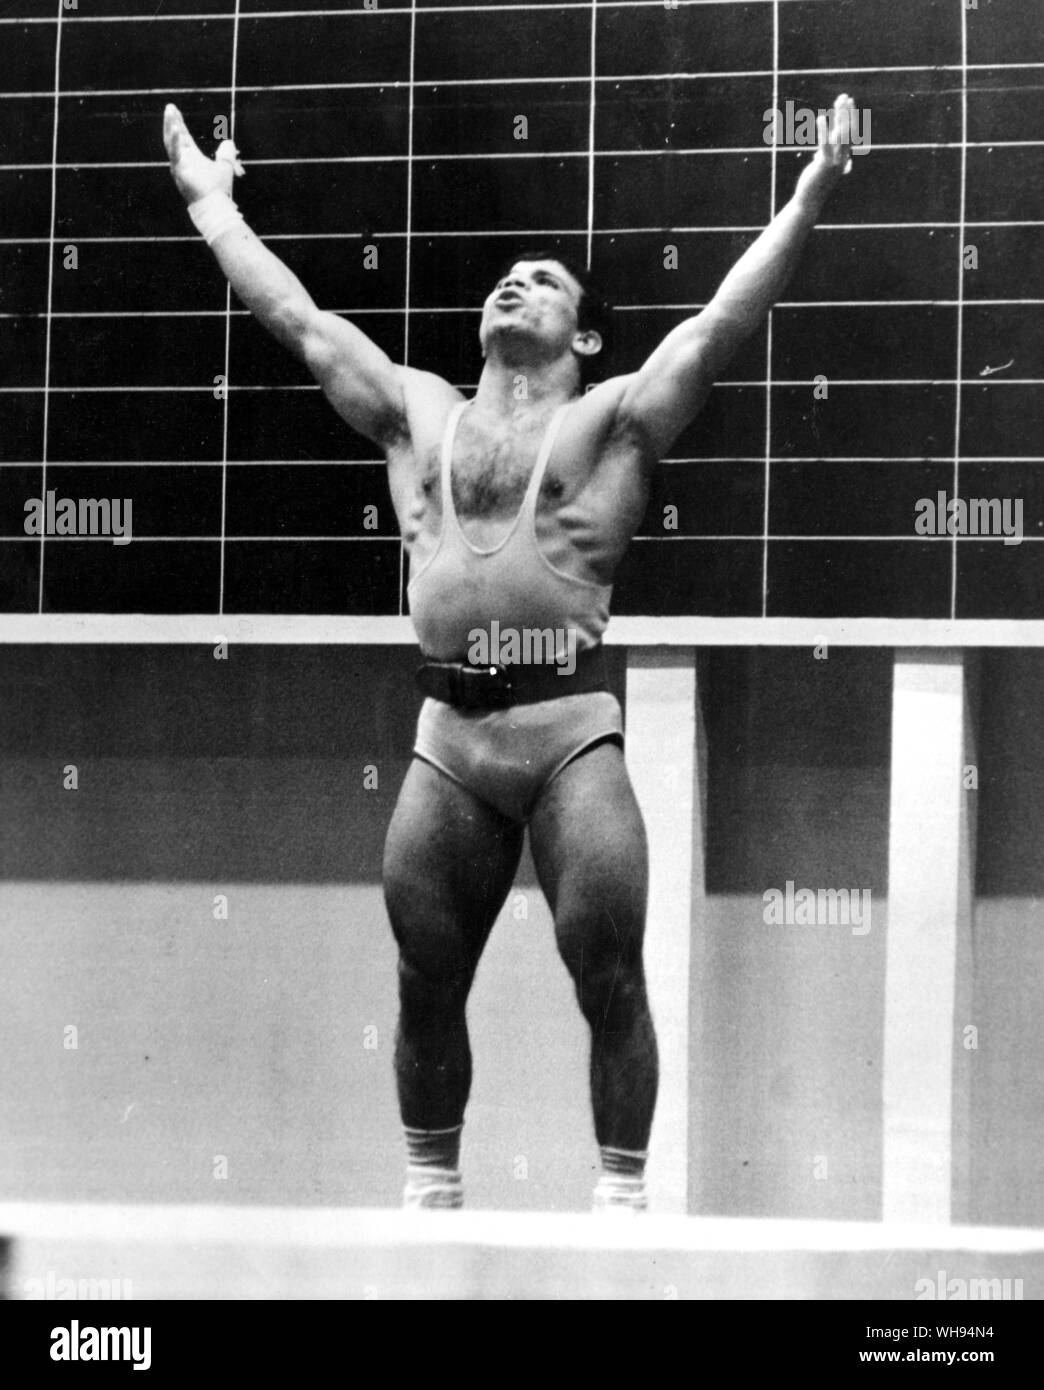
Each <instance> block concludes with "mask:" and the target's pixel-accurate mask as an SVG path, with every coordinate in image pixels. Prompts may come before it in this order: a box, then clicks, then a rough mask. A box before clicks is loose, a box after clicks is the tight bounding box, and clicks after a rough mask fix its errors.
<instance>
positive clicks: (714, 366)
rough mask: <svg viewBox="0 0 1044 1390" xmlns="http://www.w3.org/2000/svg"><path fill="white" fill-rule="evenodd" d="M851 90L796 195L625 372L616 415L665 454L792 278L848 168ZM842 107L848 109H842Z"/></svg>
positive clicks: (827, 125) (653, 453)
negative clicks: (708, 292) (705, 295)
mask: <svg viewBox="0 0 1044 1390" xmlns="http://www.w3.org/2000/svg"><path fill="white" fill-rule="evenodd" d="M853 106H854V104H853V102H852V99H851V97H848V96H839V97H838V99H837V101H836V102H835V103H834V111H833V120H831V121H828V120H827V118H825V117H820V118H819V121H818V127H819V148H818V149H817V150H816V153H815V155H814V157H813V159H812V161H811V162H810V163H809V164H808V165H806V167H805V168H804V169H803V170H802V172H801V176H800V178H799V179H798V182H797V187H796V189H795V190H794V195H793V197H792V198H791V199H790V202H789V203H787V205H786V206H785V207H784V208H783V209H782V210H781V211H780V212H779V213H778V214H777V215H776V216H775V217H774V218H773V220H772V222H771V223H770V224H769V225H768V227H766V229H765V230H764V231H763V232H762V233H761V235H760V236H759V237H758V239H757V241H755V242H754V243H753V245H752V246H750V247H748V248H747V250H746V251H745V252H744V253H743V255H742V256H741V257H740V259H739V260H738V261H737V262H736V264H735V265H734V266H733V267H732V269H731V270H730V271H729V273H728V275H726V277H725V279H724V280H723V281H722V283H721V285H720V287H719V289H718V292H717V293H716V294H715V296H714V298H713V299H712V300H711V301H710V303H709V304H708V305H707V307H706V308H705V309H704V310H703V311H702V312H701V313H699V314H696V315H695V316H694V317H693V318H690V319H686V320H685V321H684V323H680V324H679V325H678V326H677V328H675V329H672V331H671V332H670V333H668V335H667V337H666V338H664V340H663V342H662V343H661V344H660V345H659V347H658V348H656V350H655V351H654V352H653V353H652V354H651V356H650V357H649V358H648V360H647V361H646V362H645V364H644V366H642V367H641V368H640V369H639V370H638V371H637V372H635V373H634V374H633V375H632V376H630V377H627V378H624V382H625V387H624V390H623V392H622V394H621V396H620V400H619V403H618V405H617V411H616V414H617V420H618V421H619V422H620V423H621V424H623V425H625V426H626V427H628V428H629V429H631V430H633V431H635V432H636V433H637V434H638V436H639V437H640V438H641V439H642V440H643V443H644V445H645V446H646V447H645V452H647V453H648V455H649V457H650V459H652V458H654V457H655V458H659V457H661V456H662V455H663V453H664V452H665V451H666V450H667V449H668V448H669V447H670V445H671V443H672V441H673V440H674V439H675V438H676V437H677V436H678V434H680V432H681V431H682V430H683V429H684V428H685V426H686V425H687V424H689V422H690V421H691V420H693V419H694V418H695V416H696V415H697V414H698V412H699V410H700V409H701V407H702V406H703V404H704V402H705V401H706V399H707V396H708V394H709V392H710V388H711V386H712V385H713V384H714V382H715V380H716V379H717V377H718V376H719V375H720V373H721V372H722V370H723V369H724V368H725V366H726V365H727V364H728V362H729V361H730V360H731V358H732V357H733V355H734V354H735V352H736V349H737V348H738V347H739V346H740V344H741V343H742V342H743V341H744V339H745V338H748V337H749V336H750V335H751V334H752V333H753V332H754V330H755V329H756V328H757V327H758V326H759V325H760V324H761V323H762V322H763V321H764V319H765V316H766V315H767V314H768V311H769V310H770V309H771V308H772V306H773V304H775V302H776V300H777V299H778V298H779V297H780V295H781V294H782V292H783V289H784V288H785V286H786V284H787V281H788V280H789V279H790V277H791V275H792V274H793V272H794V269H795V267H796V265H797V262H798V259H799V257H800V255H801V252H802V249H803V247H804V245H805V242H806V240H807V239H808V235H809V233H810V232H811V231H812V229H813V227H814V226H815V225H816V222H817V220H818V219H819V216H820V214H821V212H822V209H823V205H824V203H825V202H826V200H827V198H828V197H829V195H830V193H831V192H832V191H833V189H834V187H835V186H836V185H837V182H838V180H839V179H840V177H841V175H842V174H843V173H845V172H846V168H847V166H848V163H849V160H850V157H851V146H850V143H849V142H848V141H847V140H845V138H844V137H845V136H846V135H847V134H848V132H849V131H850V129H851V125H850V118H851V112H852V110H853ZM842 113H844V114H842Z"/></svg>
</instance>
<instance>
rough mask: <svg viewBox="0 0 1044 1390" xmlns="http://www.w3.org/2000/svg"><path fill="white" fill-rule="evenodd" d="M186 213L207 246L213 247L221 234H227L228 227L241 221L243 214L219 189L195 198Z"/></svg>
mask: <svg viewBox="0 0 1044 1390" xmlns="http://www.w3.org/2000/svg"><path fill="white" fill-rule="evenodd" d="M188 213H189V216H190V217H191V218H192V221H193V222H194V223H195V224H196V230H197V231H198V232H199V233H200V235H201V236H202V237H203V240H204V241H205V242H206V243H207V245H208V246H213V244H214V241H215V240H216V238H217V237H219V236H220V235H221V233H222V232H227V231H228V229H229V227H234V226H235V225H236V223H237V222H242V221H243V214H242V213H241V212H240V211H239V209H238V208H237V207H236V205H235V203H234V202H233V201H232V199H231V198H230V197H229V196H228V194H227V193H222V192H220V190H219V189H215V190H214V191H213V193H207V194H205V195H204V197H202V198H197V199H196V201H195V202H194V203H189V210H188Z"/></svg>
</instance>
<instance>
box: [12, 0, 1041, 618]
mask: <svg viewBox="0 0 1044 1390" xmlns="http://www.w3.org/2000/svg"><path fill="white" fill-rule="evenodd" d="M369 3H376V5H377V8H376V9H372V10H369V9H366V8H365V4H366V0H340V3H336V0H239V4H238V5H237V4H236V3H234V0H166V3H165V4H163V5H162V6H160V7H157V4H156V0H78V4H77V8H76V9H75V10H64V9H62V11H61V20H60V22H59V20H58V18H57V14H58V11H59V9H60V8H61V3H60V0H8V3H5V4H4V5H3V7H2V15H0V47H2V49H3V51H4V54H5V61H4V64H3V74H2V81H3V84H4V86H5V88H6V89H7V91H8V93H9V94H8V95H6V96H3V97H0V293H2V298H3V302H2V303H0V315H2V317H0V361H2V362H3V364H4V372H3V382H2V386H3V389H2V390H0V611H8V612H35V611H42V612H55V611H103V612H113V611H116V612H119V611H135V610H137V611H140V610H145V611H156V612H197V613H200V612H218V611H224V612H230V613H248V612H268V613H378V614H395V613H399V612H402V611H404V592H403V578H404V574H403V563H402V555H401V548H400V545H399V542H398V540H397V538H396V533H395V528H394V524H393V518H392V515H391V508H390V501H389V498H388V494H387V488H386V485H385V481H384V478H383V469H382V465H381V463H380V461H379V460H378V459H376V458H375V457H374V453H373V448H372V446H371V445H369V444H368V443H366V442H365V441H363V440H361V439H360V438H358V437H357V436H354V435H353V434H352V433H351V432H350V431H349V430H348V429H347V428H346V427H345V426H343V425H342V424H341V423H340V422H339V420H338V419H337V418H336V416H335V415H334V414H333V412H332V411H331V410H330V409H329V407H328V406H326V405H325V403H324V402H323V400H322V398H321V397H320V395H319V393H318V391H317V390H316V389H314V388H313V387H311V385H310V383H309V379H308V377H307V376H306V374H305V373H304V372H303V370H302V369H300V368H298V367H297V366H296V364H295V363H294V362H293V361H292V359H291V358H290V357H289V356H287V355H286V354H285V353H283V351H282V350H281V349H279V348H278V347H277V346H276V345H275V344H274V343H272V342H270V341H269V340H268V339H267V338H266V336H265V334H264V333H263V331H262V330H261V329H260V328H259V327H258V326H257V325H256V324H255V323H254V322H253V321H252V320H251V319H250V318H249V316H247V315H246V314H245V313H243V312H242V311H240V310H238V309H237V308H236V306H235V303H234V302H233V304H232V306H231V313H230V312H229V308H228V299H227V292H226V287H225V284H224V281H223V278H222V277H221V275H220V273H219V272H218V270H217V268H216V266H215V265H214V263H213V261H212V259H211V257H210V254H209V252H208V251H207V250H206V248H205V247H204V246H203V245H202V244H201V243H200V241H199V239H198V238H197V237H196V236H195V234H194V233H193V231H192V228H191V226H190V224H189V223H188V221H187V218H186V216H185V212H184V209H183V207H182V205H181V202H180V199H179V197H178V195H177V194H176V192H175V190H174V189H173V187H172V185H171V183H170V178H169V174H168V173H167V171H166V168H165V165H164V160H163V151H162V147H161V144H160V121H161V113H162V108H163V104H164V102H165V101H166V100H168V99H169V100H174V101H176V102H177V103H178V104H179V105H180V106H181V108H182V110H183V111H184V114H185V116H186V119H187V120H188V122H189V124H190V126H191V128H192V129H193V130H194V131H195V132H196V133H197V135H198V136H199V137H200V139H201V143H203V144H204V147H205V148H208V149H210V148H212V140H211V138H210V137H211V134H212V131H213V123H214V119H215V117H216V116H218V115H230V116H231V115H234V128H235V134H236V138H237V140H238V142H239V144H240V147H241V149H242V151H243V154H244V158H245V159H246V161H247V163H248V166H249V174H248V177H247V178H246V179H245V180H243V181H242V182H241V183H240V184H239V185H238V187H237V198H238V200H239V202H240V205H241V207H242V208H243V210H244V212H245V214H246V216H247V218H248V220H249V221H250V222H251V224H252V225H253V226H254V228H255V230H257V231H258V233H259V234H261V235H262V236H264V237H266V238H268V239H270V245H271V246H272V247H273V249H274V250H276V251H277V252H278V254H280V255H281V256H283V257H284V258H285V259H286V261H287V262H288V263H289V264H290V265H291V266H292V267H293V268H294V269H295V270H296V271H297V272H298V274H300V276H301V278H302V279H303V280H304V281H305V282H306V284H307V285H308V286H309V288H310V289H311V290H312V292H313V294H314V295H315V297H316V299H317V300H318V301H319V302H320V303H321V304H322V305H323V306H324V307H328V308H332V309H336V310H340V311H343V312H346V313H350V314H351V315H352V316H353V317H354V318H355V319H356V321H357V322H358V323H359V324H360V326H361V327H363V328H364V329H365V330H367V331H368V332H370V333H371V334H372V335H373V337H374V338H375V339H377V341H378V342H380V344H381V345H382V346H383V347H384V348H385V349H386V350H387V351H388V352H389V353H391V354H392V355H393V356H395V357H396V358H400V359H401V358H403V357H404V358H405V359H406V360H407V361H409V362H410V363H411V364H413V365H416V366H421V367H425V368H429V369H432V370H436V371H441V372H443V373H445V374H446V375H447V376H448V377H449V378H450V379H451V380H452V381H454V382H455V383H457V384H458V385H460V386H462V387H465V388H468V387H470V386H472V385H473V384H474V382H475V379H476V376H477V372H478V368H479V361H480V359H479V356H478V347H477V340H476V326H477V306H478V304H479V303H480V301H481V298H482V297H483V295H484V293H485V292H486V290H487V289H488V285H489V282H490V277H491V276H492V275H493V273H494V272H495V270H496V269H497V268H498V267H499V266H500V264H501V262H502V261H503V259H504V257H505V256H506V255H509V254H511V252H512V251H513V250H515V249H517V248H518V247H519V246H525V245H532V244H533V242H534V241H539V242H540V243H543V244H545V245H546V244H551V245H554V246H557V247H560V248H562V249H563V250H565V251H568V252H569V253H571V254H573V255H574V256H577V257H579V258H581V259H582V258H584V257H587V256H588V255H590V258H591V261H592V263H593V265H594V267H595V269H596V270H597V271H598V272H599V273H600V274H601V276H602V278H603V279H604V280H605V282H606V284H607V288H608V290H609V293H610V295H611V297H612V298H613V299H614V301H615V303H616V304H617V305H618V306H619V311H618V330H617V337H618V348H617V354H616V360H615V362H614V369H615V370H619V371H624V370H631V369H633V368H635V367H637V366H638V365H639V364H640V362H641V361H642V359H643V357H644V355H645V354H646V353H647V352H648V351H649V350H650V349H651V348H652V347H653V346H654V345H655V343H656V341H657V340H658V339H659V338H660V337H661V336H662V335H663V333H664V332H666V331H667V330H668V329H669V328H670V327H671V326H673V325H674V324H675V323H677V322H678V321H679V320H680V319H681V318H683V317H684V316H686V315H687V314H689V313H691V312H693V311H695V310H696V309H697V308H698V307H699V306H701V305H702V304H703V303H705V302H706V300H707V299H708V298H709V296H710V295H711V294H712V293H713V291H714V289H715V287H716V285H717V283H718V282H719V280H720V278H721V276H722V275H723V274H724V272H725V271H726V270H727V268H728V266H729V265H730V264H731V263H732V261H733V260H734V259H735V257H736V256H737V255H738V254H739V253H740V252H741V251H742V250H743V248H744V247H745V246H746V245H748V244H749V243H750V241H751V240H752V239H753V237H754V236H755V235H756V233H757V231H758V230H759V229H760V228H761V227H762V226H764V224H765V223H766V222H767V221H768V219H769V217H770V215H771V213H772V210H773V208H774V207H775V208H778V207H779V206H780V205H781V204H782V202H783V201H784V200H785V199H786V197H787V196H788V195H789V192H790V190H791V189H792V187H793V184H794V180H795V177H796V175H797V172H798V170H799V168H800V166H801V163H802V161H803V160H804V159H805V158H807V156H806V155H805V154H803V153H800V152H796V151H794V150H786V149H773V148H771V147H770V146H769V145H767V144H766V143H765V140H764V138H763V137H764V130H765V121H764V115H765V112H766V110H767V109H768V108H771V107H773V106H779V107H781V108H782V107H783V106H784V105H785V103H786V102H787V101H793V102H794V103H795V105H796V106H798V107H800V106H805V105H807V106H811V107H817V106H822V105H827V104H829V103H830V102H831V101H832V100H833V97H834V96H835V95H836V94H837V92H838V91H841V90H845V91H848V92H850V93H852V94H853V96H855V98H856V99H857V101H858V103H859V105H860V106H861V107H864V108H869V110H870V113H871V117H872V143H873V146H874V148H873V149H872V151H871V152H870V153H869V154H868V155H866V156H865V157H862V156H861V157H858V158H857V159H856V160H855V161H854V163H855V167H854V170H853V173H852V176H851V177H850V178H849V179H846V180H845V181H844V182H843V184H842V185H841V186H840V188H839V190H838V192H837V194H836V195H835V198H834V200H833V201H832V202H831V203H830V204H829V205H828V208H827V210H826V213H825V215H824V225H823V226H822V227H821V229H820V230H819V231H817V233H816V234H815V237H814V239H813V241H812V243H811V245H810V248H809V250H808V251H807V253H806V255H805V257H804V259H803V261H802V264H801V266H800V268H799V270H798V272H797V274H796V276H795V278H794V280H793V282H792V283H791V285H790V287H789V289H788V290H787V292H786V295H785V298H784V300H783V301H782V302H781V304H780V306H779V307H778V308H777V309H776V310H775V311H774V312H773V314H772V317H771V322H770V324H769V325H767V326H766V327H765V328H764V329H763V330H762V331H761V332H760V333H759V334H758V335H757V336H756V337H755V338H754V339H753V340H752V341H751V342H750V343H749V344H748V345H747V346H746V347H745V348H744V349H743V350H742V351H741V353H740V354H739V355H738V357H737V358H736V359H735V361H734V362H733V364H732V365H731V366H730V368H729V369H728V371H727V374H726V377H725V379H724V380H723V381H722V383H721V384H720V385H719V386H718V387H717V388H716V389H715V391H714V392H713V394H712V397H711V400H710V403H709V404H708V406H707V408H706V409H705V411H704V413H703V414H702V415H701V417H700V418H699V419H698V420H697V421H696V423H695V424H694V425H693V426H692V427H690V428H689V429H688V430H687V431H686V432H685V433H684V434H683V435H682V436H681V437H680V438H679V439H678V441H677V442H676V444H675V445H674V447H673V449H672V454H671V457H670V459H669V460H667V461H666V462H665V464H664V465H663V467H662V469H661V470H660V471H659V474H658V476H657V479H656V483H655V487H654V495H653V498H652V501H651V504H650V509H649V512H648V515H647V517H646V520H645V523H644V524H643V526H642V528H641V531H640V534H639V539H638V541H637V542H636V543H635V545H633V546H632V548H631V551H630V553H629V556H628V557H627V559H626V560H625V562H624V565H623V567H622V570H621V572H620V576H619V583H618V586H617V593H616V599H615V603H614V611H616V612H617V613H629V614H708V615H745V616H758V615H765V616H769V617H772V616H777V615H810V616H823V617H828V616H860V615H872V616H885V617H943V618H945V617H950V616H957V617H984V618H998V617H1016V618H1030V617H1037V618H1041V617H1044V544H1042V543H1041V542H1042V541H1044V486H1042V482H1041V479H1042V478H1044V472H1042V468H1044V327H1042V324H1044V316H1042V312H1041V311H1042V308H1044V175H1042V174H1041V168H1042V164H1041V151H1042V131H1044V95H1042V93H1044V87H1042V86H1041V83H1040V72H1041V65H1042V64H1044V22H1042V17H1041V12H1040V7H1039V5H1038V4H1037V3H1036V0H978V5H977V7H976V8H974V9H965V8H963V5H962V0H916V3H906V2H905V0H743V2H739V0H679V4H678V6H677V8H674V9H672V8H668V7H667V6H666V5H665V4H664V3H662V2H661V0H638V2H637V3H636V2H634V0H626V3H601V0H598V3H595V4H592V3H589V2H586V0H585V2H584V3H564V4H556V3H543V4H539V3H538V4H533V3H525V4H516V5H512V4H497V5H486V6H471V5H454V4H446V3H441V4H437V5H430V4H426V3H419V4H417V5H416V7H415V8H413V9H411V8H410V7H409V6H408V5H406V4H405V3H404V0H369ZM1034 65H1036V66H1034ZM56 74H57V79H58V93H59V95H58V97H57V99H56V96H55V79H56ZM411 79H412V80H411ZM519 115H524V116H525V117H526V120H527V122H528V139H526V140H525V141H521V140H518V139H516V138H515V131H516V119H515V118H516V117H517V116H519ZM592 117H593V119H592ZM52 236H53V239H54V248H53V255H52V256H51V258H50V260H49V252H48V244H49V241H50V240H51V238H52ZM366 245H376V246H377V247H378V250H379V264H378V268H377V269H364V267H363V248H364V246H366ZM69 246H75V247H76V250H77V257H78V265H77V267H76V269H67V268H66V266H65V260H66V258H67V253H66V250H65V248H66V247H69ZM667 246H674V247H676V248H677V252H678V258H677V259H678V268H677V269H674V270H667V269H665V268H664V259H665V247H667ZM967 246H974V247H975V248H976V253H977V261H978V265H977V268H974V269H973V268H967V269H963V270H962V256H961V249H962V247H967ZM986 369H1000V370H994V371H986ZM984 371H985V372H986V374H985V375H984V374H983V373H984ZM219 375H227V377H228V379H229V381H230V383H231V385H230V391H229V393H228V399H227V400H222V399H215V393H214V379H215V377H217V376H219ZM819 375H822V376H825V377H826V378H827V382H828V394H827V398H826V399H816V398H814V395H813V385H812V383H813V378H814V377H816V376H819ZM44 463H45V465H46V466H45V467H44ZM955 482H956V484H957V491H958V492H959V493H960V494H961V495H963V496H965V497H985V498H997V499H1005V498H1007V499H1010V500H1012V501H1014V500H1015V499H1021V500H1022V502H1023V529H1024V534H1025V537H1026V539H1025V540H1024V542H1023V543H1022V544H1020V545H1004V544H1002V543H1001V541H1000V540H999V539H989V540H984V539H974V538H970V537H966V538H961V539H959V540H956V541H955V540H954V539H953V538H951V537H949V536H942V537H938V538H930V539H929V538H923V537H918V536H916V535H915V533H914V519H915V504H916V502H917V501H918V499H920V498H926V497H927V498H933V499H934V498H935V497H936V495H937V494H938V493H939V492H945V493H946V494H947V496H948V497H952V496H953V495H954V494H955ZM46 490H53V491H54V492H55V493H56V494H57V496H59V497H62V496H69V497H79V496H93V497H131V498H132V499H133V503H134V512H133V520H134V537H135V538H134V541H133V543H132V544H130V545H127V546H112V545H111V544H109V543H108V542H102V541H90V542H87V541H82V542H81V541H69V540H62V541H46V542H45V543H44V544H42V545H41V543H40V541H39V540H38V539H30V538H27V537H25V535H24V504H25V500H26V499H27V498H29V497H32V496H41V495H42V494H43V492H44V491H46ZM367 503H376V505H377V506H378V512H379V517H380V525H379V527H378V529H377V530H376V531H367V530H365V529H364V526H363V516H364V513H363V508H364V506H365V505H366V504H367ZM668 504H673V505H674V506H676V507H677V508H678V529H677V530H676V531H673V530H672V531H668V530H665V529H664V527H663V515H664V512H663V508H664V507H665V506H666V505H668Z"/></svg>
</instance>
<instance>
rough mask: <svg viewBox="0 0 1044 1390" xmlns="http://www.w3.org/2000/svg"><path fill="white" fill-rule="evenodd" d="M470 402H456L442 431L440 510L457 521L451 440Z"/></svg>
mask: <svg viewBox="0 0 1044 1390" xmlns="http://www.w3.org/2000/svg"><path fill="white" fill-rule="evenodd" d="M470 404H471V402H470V401H458V402H457V404H456V405H455V406H454V407H453V409H452V410H451V411H450V413H449V415H448V416H447V418H446V428H445V430H444V431H443V433H442V479H441V484H440V485H441V487H442V512H443V515H444V516H449V517H451V518H452V519H453V521H454V522H456V521H457V509H456V507H454V505H453V441H454V440H455V439H456V437H457V426H458V425H459V424H460V417H461V416H462V415H463V414H464V412H465V410H467V408H468V406H469V405H470ZM458 525H459V523H458Z"/></svg>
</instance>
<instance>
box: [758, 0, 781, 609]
mask: <svg viewBox="0 0 1044 1390" xmlns="http://www.w3.org/2000/svg"><path fill="white" fill-rule="evenodd" d="M772 109H773V110H774V111H778V110H779V0H772ZM771 161H772V162H771V165H770V167H769V221H771V220H772V218H773V217H775V215H776V142H775V140H773V142H772V154H771ZM771 463H772V310H771V309H770V310H769V311H768V320H767V323H766V328H765V505H764V512H763V517H762V541H761V616H762V617H763V618H767V617H768V558H769V547H768V538H769V478H770V474H771Z"/></svg>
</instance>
